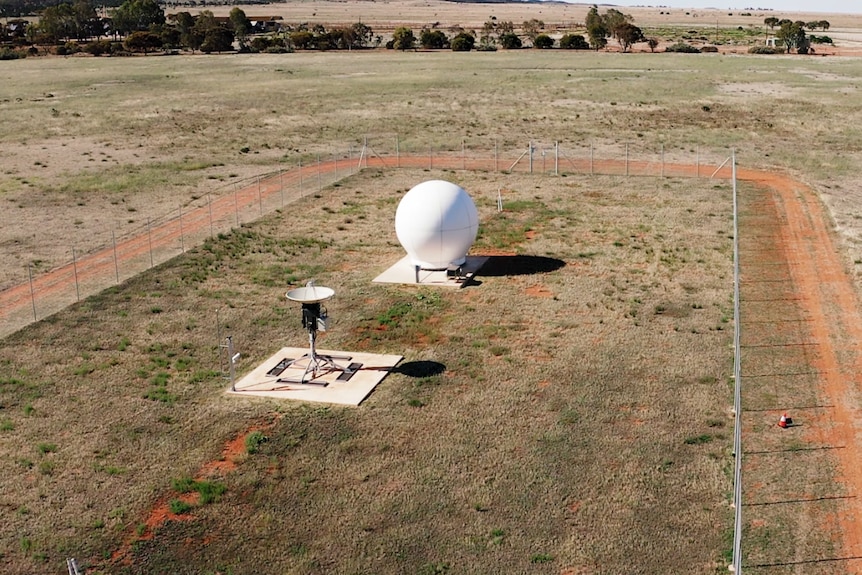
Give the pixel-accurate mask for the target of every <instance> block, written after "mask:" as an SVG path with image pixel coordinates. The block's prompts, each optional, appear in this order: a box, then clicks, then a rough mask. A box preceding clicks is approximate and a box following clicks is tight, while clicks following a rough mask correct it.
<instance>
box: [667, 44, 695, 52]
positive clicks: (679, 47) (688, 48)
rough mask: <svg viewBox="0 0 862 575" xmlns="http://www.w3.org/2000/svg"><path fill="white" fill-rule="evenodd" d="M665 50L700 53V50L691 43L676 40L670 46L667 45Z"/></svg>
mask: <svg viewBox="0 0 862 575" xmlns="http://www.w3.org/2000/svg"><path fill="white" fill-rule="evenodd" d="M664 51H665V52H678V53H683V54H700V50H699V49H697V48H696V47H694V46H692V45H691V44H686V43H685V42H677V43H676V44H673V45H671V46H668V47H667V48H665V49H664Z"/></svg>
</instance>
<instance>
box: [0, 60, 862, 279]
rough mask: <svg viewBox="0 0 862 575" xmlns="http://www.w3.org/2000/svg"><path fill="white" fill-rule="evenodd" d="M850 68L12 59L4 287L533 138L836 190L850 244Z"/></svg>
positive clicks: (6, 96)
mask: <svg viewBox="0 0 862 575" xmlns="http://www.w3.org/2000/svg"><path fill="white" fill-rule="evenodd" d="M854 62H855V61H854V60H852V59H810V58H753V57H725V56H720V55H719V56H712V55H669V54H655V55H650V54H634V55H619V54H598V55H597V54H592V53H577V54H571V53H564V52H562V51H554V52H552V53H551V52H546V51H541V52H536V51H520V52H514V53H513V52H498V53H494V54H479V53H473V54H453V53H448V52H444V53H435V54H429V53H407V54H401V53H399V54H393V53H391V52H386V51H380V52H366V53H351V54H286V55H236V56H212V57H203V56H199V57H174V58H166V57H161V58H160V57H146V58H132V59H111V58H104V59H102V58H71V59H59V58H52V59H27V60H24V61H18V62H12V63H9V64H7V66H5V67H4V72H3V73H4V74H5V76H4V79H5V80H6V81H3V82H0V110H2V112H3V114H4V132H3V134H2V135H0V141H2V143H3V152H2V154H3V170H2V173H0V205H2V206H3V207H4V208H6V209H4V210H3V211H2V216H0V217H2V222H3V226H2V227H0V250H2V253H3V255H4V257H5V258H6V261H7V265H5V266H3V268H2V270H0V286H9V285H12V284H14V283H19V282H23V281H26V279H27V263H28V262H34V263H35V264H36V265H35V270H36V272H37V273H38V272H40V271H43V270H47V269H51V268H53V267H56V266H58V265H60V264H62V263H66V262H69V261H70V260H71V249H72V248H76V249H77V251H78V253H84V252H87V251H90V250H91V249H93V248H94V247H96V246H104V245H110V242H111V232H112V231H114V232H115V234H116V236H117V237H118V238H121V237H123V236H125V235H128V234H132V233H138V232H140V231H141V230H142V229H143V228H144V227H145V226H146V222H147V219H152V220H153V221H155V220H157V219H159V218H161V217H164V216H165V215H168V214H171V213H176V212H177V210H178V209H179V208H180V206H184V207H188V206H190V205H192V204H194V202H195V201H196V200H195V198H198V199H200V198H205V197H206V196H207V194H214V195H217V194H226V193H230V192H231V191H232V190H233V189H234V187H235V186H236V185H240V184H241V183H248V182H249V179H250V178H251V177H253V176H256V175H258V174H262V173H269V172H272V171H274V170H276V169H280V168H284V167H295V166H296V165H297V164H298V162H299V161H303V162H304V165H309V164H310V163H312V162H314V161H316V158H317V156H318V155H322V156H323V158H324V159H325V158H327V157H331V156H332V154H334V153H340V154H345V153H346V152H348V151H352V153H353V154H354V157H355V154H356V153H357V152H358V150H359V148H360V147H361V144H362V141H363V139H364V138H365V137H366V136H367V137H369V138H370V141H371V143H372V145H373V146H376V147H382V148H384V149H387V150H389V151H394V150H393V149H394V144H395V140H396V137H398V138H400V146H401V149H402V151H403V152H414V153H425V152H427V150H428V149H429V148H431V147H433V148H434V149H437V150H439V149H442V148H445V149H450V150H458V149H460V148H461V145H462V142H463V143H465V144H466V146H467V147H468V148H482V149H485V150H489V149H493V146H494V143H495V142H496V143H497V145H498V146H499V148H500V149H501V150H512V149H515V148H521V149H523V147H525V145H526V141H527V140H533V141H534V142H537V143H539V144H541V145H544V146H546V147H549V148H552V147H553V144H554V142H555V141H559V142H560V144H561V145H562V146H563V147H565V148H567V149H570V150H572V149H580V150H581V151H582V153H586V149H587V148H588V146H589V144H590V143H593V144H594V145H595V146H596V149H597V150H601V149H603V148H607V147H612V148H613V149H614V150H615V152H614V153H615V157H617V158H620V157H621V155H622V146H623V144H625V143H629V144H630V145H631V147H632V150H633V151H635V150H636V151H637V153H640V154H651V156H652V157H656V155H657V154H658V149H659V147H660V146H661V145H663V146H664V148H665V150H666V154H667V155H668V157H669V159H670V158H672V157H673V156H674V155H677V156H679V155H680V154H684V155H685V158H686V159H687V161H691V159H692V157H693V156H694V153H695V150H696V149H698V148H699V149H700V150H701V152H702V153H705V152H706V151H710V152H711V153H712V155H713V158H711V159H712V161H715V162H720V161H722V160H723V159H724V158H725V157H726V156H727V149H728V148H730V147H735V148H737V150H738V153H739V158H740V161H741V162H742V163H743V164H744V165H748V166H777V167H778V168H779V169H787V170H791V171H794V172H797V173H804V174H805V175H806V179H808V180H809V181H811V180H816V181H818V182H822V183H823V184H824V187H825V186H829V188H830V192H831V196H830V198H831V199H830V201H832V202H834V204H835V206H836V208H835V210H834V211H835V213H836V217H837V219H838V220H839V223H840V224H841V225H842V227H843V228H845V229H848V230H851V231H850V232H848V234H851V235H852V234H853V233H854V232H852V230H853V229H854V228H856V227H857V226H856V225H855V219H854V218H855V217H856V215H857V212H858V209H856V208H854V207H853V206H852V203H853V202H854V201H855V200H854V198H853V192H852V190H854V189H855V188H856V186H855V184H856V181H857V175H856V173H857V172H858V169H859V166H858V160H857V159H856V155H854V154H853V150H855V149H856V148H857V147H858V139H859V138H858V133H857V132H858V130H857V129H856V128H855V126H857V125H859V121H860V118H859V114H860V112H859V109H860V108H859V106H857V105H856V104H855V101H854V98H852V97H850V93H848V92H847V90H851V91H852V90H853V86H854V85H855V82H857V81H858V78H859V72H858V69H857V67H856V66H855V63H854ZM764 83H768V85H769V86H770V90H768V91H766V90H763V89H762V87H763V86H764ZM809 142H819V143H821V144H822V145H806V144H807V143H809ZM245 148H248V152H247V153H244V152H243V150H244V149H245ZM848 202H849V203H848ZM856 235H858V234H856ZM854 257H855V254H854Z"/></svg>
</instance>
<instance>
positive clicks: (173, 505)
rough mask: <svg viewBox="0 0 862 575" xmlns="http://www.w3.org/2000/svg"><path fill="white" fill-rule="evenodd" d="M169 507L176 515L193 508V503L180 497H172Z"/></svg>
mask: <svg viewBox="0 0 862 575" xmlns="http://www.w3.org/2000/svg"><path fill="white" fill-rule="evenodd" d="M169 507H170V509H171V513H173V514H174V515H182V514H184V513H188V512H189V511H191V510H192V506H191V504H189V503H186V502H185V501H181V500H179V499H171V502H170V504H169Z"/></svg>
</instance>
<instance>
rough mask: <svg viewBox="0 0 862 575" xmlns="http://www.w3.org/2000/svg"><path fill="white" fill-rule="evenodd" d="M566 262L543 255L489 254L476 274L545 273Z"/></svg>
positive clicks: (490, 275)
mask: <svg viewBox="0 0 862 575" xmlns="http://www.w3.org/2000/svg"><path fill="white" fill-rule="evenodd" d="M565 265H566V262H564V261H563V260H559V259H557V258H548V257H545V256H525V255H517V256H490V257H489V258H488V261H487V262H486V263H485V265H483V266H482V268H481V269H480V270H479V271H478V272H477V274H476V275H478V276H485V277H504V276H528V275H535V274H546V273H550V272H553V271H557V270H558V269H560V268H562V267H565Z"/></svg>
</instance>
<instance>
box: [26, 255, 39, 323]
mask: <svg viewBox="0 0 862 575" xmlns="http://www.w3.org/2000/svg"><path fill="white" fill-rule="evenodd" d="M31 266H32V264H31V263H30V262H27V277H28V278H29V279H30V302H31V303H32V304H33V321H38V320H39V318H37V317H36V293H35V292H34V291H33V269H32V267H31Z"/></svg>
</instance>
